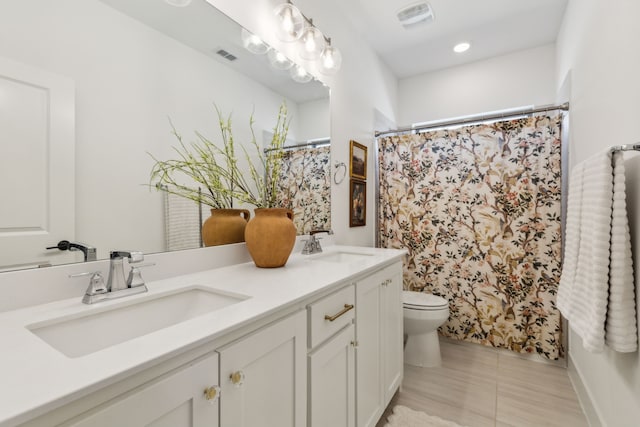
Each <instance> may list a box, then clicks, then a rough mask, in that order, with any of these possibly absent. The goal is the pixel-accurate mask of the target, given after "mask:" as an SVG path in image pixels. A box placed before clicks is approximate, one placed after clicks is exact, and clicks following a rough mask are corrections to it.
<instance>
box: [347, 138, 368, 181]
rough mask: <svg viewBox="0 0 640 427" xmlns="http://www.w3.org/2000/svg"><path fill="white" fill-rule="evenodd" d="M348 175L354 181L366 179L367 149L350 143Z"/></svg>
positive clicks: (353, 142)
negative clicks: (354, 179)
mask: <svg viewBox="0 0 640 427" xmlns="http://www.w3.org/2000/svg"><path fill="white" fill-rule="evenodd" d="M349 151H350V158H351V160H350V162H349V163H350V168H349V171H350V174H351V177H353V178H356V179H362V180H365V179H367V147H366V146H364V145H362V144H359V143H357V142H356V141H353V140H351V141H350V150H349Z"/></svg>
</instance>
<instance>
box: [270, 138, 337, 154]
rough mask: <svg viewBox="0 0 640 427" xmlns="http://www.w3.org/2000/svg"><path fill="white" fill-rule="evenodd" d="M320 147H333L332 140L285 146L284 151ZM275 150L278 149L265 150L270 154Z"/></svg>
mask: <svg viewBox="0 0 640 427" xmlns="http://www.w3.org/2000/svg"><path fill="white" fill-rule="evenodd" d="M318 145H320V146H324V145H331V140H330V139H329V138H327V139H319V140H316V141H309V142H302V143H300V144H294V145H285V146H284V147H282V150H295V149H298V148H305V147H317V146H318ZM273 150H276V148H265V149H264V152H265V153H268V152H269V151H273Z"/></svg>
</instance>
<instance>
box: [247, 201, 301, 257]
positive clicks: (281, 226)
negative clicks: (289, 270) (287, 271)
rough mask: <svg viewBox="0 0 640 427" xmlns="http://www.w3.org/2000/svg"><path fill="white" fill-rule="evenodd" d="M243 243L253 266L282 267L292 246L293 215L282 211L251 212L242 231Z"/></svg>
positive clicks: (271, 209)
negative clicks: (251, 216)
mask: <svg viewBox="0 0 640 427" xmlns="http://www.w3.org/2000/svg"><path fill="white" fill-rule="evenodd" d="M244 239H245V241H246V242H247V249H248V250H249V254H250V255H251V258H253V262H254V263H255V264H256V266H258V267H262V268H275V267H282V266H283V265H285V264H286V263H287V260H288V259H289V255H291V251H292V250H293V245H294V244H295V243H296V226H295V225H293V211H292V210H291V209H283V208H268V209H264V208H260V209H255V215H254V217H253V218H252V219H251V221H249V223H248V224H247V228H246V229H245V230H244Z"/></svg>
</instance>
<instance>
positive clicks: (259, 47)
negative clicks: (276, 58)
mask: <svg viewBox="0 0 640 427" xmlns="http://www.w3.org/2000/svg"><path fill="white" fill-rule="evenodd" d="M240 38H241V39H242V46H244V48H245V49H247V50H248V51H249V52H251V53H255V54H256V55H262V54H264V53H267V51H268V50H269V45H267V44H266V43H265V42H263V41H262V39H261V38H260V37H258V36H256V35H255V34H253V33H251V32H249V31H247V30H245V29H244V28H243V29H242V32H241V34H240Z"/></svg>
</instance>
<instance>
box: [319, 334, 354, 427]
mask: <svg viewBox="0 0 640 427" xmlns="http://www.w3.org/2000/svg"><path fill="white" fill-rule="evenodd" d="M354 340H355V331H354V326H353V324H350V325H349V326H347V327H346V328H344V329H343V330H342V331H341V332H339V333H338V335H336V336H335V337H334V338H332V339H331V340H329V341H328V342H326V343H325V344H323V345H322V346H321V347H320V348H318V349H316V350H315V351H314V352H313V353H311V354H310V355H309V381H310V384H309V393H310V398H309V402H310V404H309V405H310V408H309V413H310V416H309V419H310V421H311V425H310V426H309V427H327V426H331V427H354V426H355V424H356V413H355V409H356V401H355V398H356V396H355V378H356V377H355V375H356V372H355V353H354V345H355V342H354Z"/></svg>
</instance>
